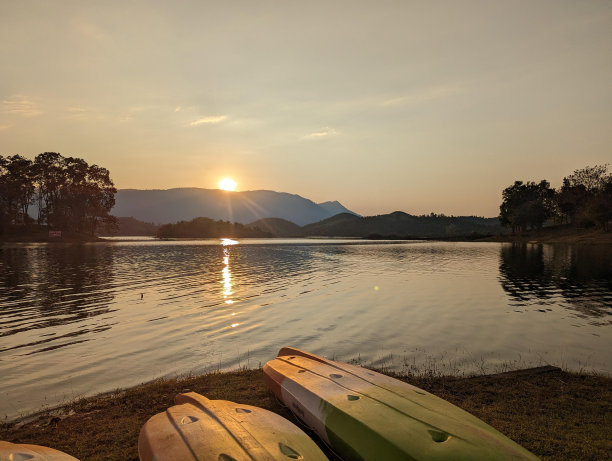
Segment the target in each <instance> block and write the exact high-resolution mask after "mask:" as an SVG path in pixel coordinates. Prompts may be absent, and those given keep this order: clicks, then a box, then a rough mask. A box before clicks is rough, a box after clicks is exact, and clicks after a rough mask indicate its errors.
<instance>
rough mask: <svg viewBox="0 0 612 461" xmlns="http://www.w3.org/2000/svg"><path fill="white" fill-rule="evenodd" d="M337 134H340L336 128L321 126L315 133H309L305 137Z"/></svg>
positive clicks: (322, 136)
mask: <svg viewBox="0 0 612 461" xmlns="http://www.w3.org/2000/svg"><path fill="white" fill-rule="evenodd" d="M336 134H338V132H337V131H336V130H334V129H333V128H330V127H328V126H326V127H324V128H321V129H320V130H319V131H315V132H313V133H310V134H307V135H306V136H304V139H317V138H324V137H327V136H334V135H336Z"/></svg>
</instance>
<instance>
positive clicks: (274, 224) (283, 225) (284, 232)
mask: <svg viewBox="0 0 612 461" xmlns="http://www.w3.org/2000/svg"><path fill="white" fill-rule="evenodd" d="M247 226H248V227H251V228H253V229H259V230H260V231H262V232H269V233H270V234H271V235H272V237H302V236H303V235H304V231H303V230H302V228H301V227H300V226H298V225H297V224H295V223H292V222H291V221H287V220H286V219H281V218H264V219H260V220H258V221H255V222H252V223H251V224H247Z"/></svg>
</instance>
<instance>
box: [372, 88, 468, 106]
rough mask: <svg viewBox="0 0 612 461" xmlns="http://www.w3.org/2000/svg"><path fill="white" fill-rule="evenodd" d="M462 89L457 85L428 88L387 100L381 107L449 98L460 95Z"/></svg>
mask: <svg viewBox="0 0 612 461" xmlns="http://www.w3.org/2000/svg"><path fill="white" fill-rule="evenodd" d="M463 91H464V88H463V87H461V86H459V85H442V86H435V87H430V88H425V89H423V90H421V91H415V92H412V93H410V94H407V95H405V96H400V97H397V98H392V99H387V100H386V101H384V102H383V103H382V105H383V106H404V105H412V104H419V103H422V102H427V101H433V100H436V99H443V98H447V97H449V96H454V95H457V94H459V93H462V92H463Z"/></svg>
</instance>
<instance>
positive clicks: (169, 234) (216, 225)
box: [156, 218, 272, 238]
mask: <svg viewBox="0 0 612 461" xmlns="http://www.w3.org/2000/svg"><path fill="white" fill-rule="evenodd" d="M271 236H272V235H271V234H270V233H269V232H265V231H262V230H259V229H258V228H254V229H253V228H251V227H248V226H245V225H243V224H239V223H234V222H230V221H223V220H219V221H215V220H214V219H210V218H195V219H192V220H191V221H179V222H177V223H174V224H164V225H163V226H160V227H159V228H158V229H157V234H156V237H157V238H223V237H238V238H241V237H242V238H247V237H271Z"/></svg>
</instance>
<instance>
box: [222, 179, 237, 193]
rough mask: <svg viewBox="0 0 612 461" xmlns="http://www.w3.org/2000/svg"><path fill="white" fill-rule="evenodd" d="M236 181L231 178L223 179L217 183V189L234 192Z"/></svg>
mask: <svg viewBox="0 0 612 461" xmlns="http://www.w3.org/2000/svg"><path fill="white" fill-rule="evenodd" d="M236 186H237V184H236V181H234V180H233V179H231V178H223V179H222V180H221V181H219V189H222V190H236Z"/></svg>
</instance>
